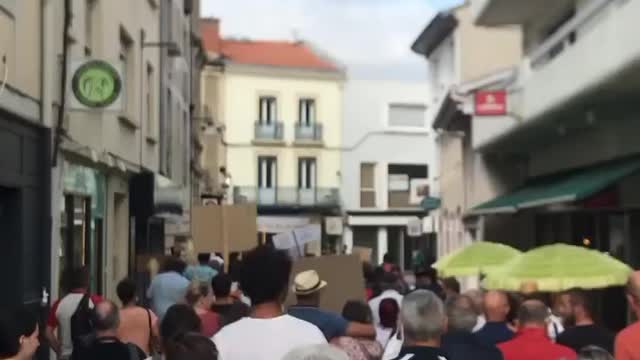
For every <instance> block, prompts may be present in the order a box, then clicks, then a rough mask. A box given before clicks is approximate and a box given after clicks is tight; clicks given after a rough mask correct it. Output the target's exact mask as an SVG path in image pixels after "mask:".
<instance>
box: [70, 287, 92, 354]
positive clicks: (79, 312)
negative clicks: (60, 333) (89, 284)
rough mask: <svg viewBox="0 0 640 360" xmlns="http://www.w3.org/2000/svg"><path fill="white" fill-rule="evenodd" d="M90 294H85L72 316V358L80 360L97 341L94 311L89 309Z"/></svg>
mask: <svg viewBox="0 0 640 360" xmlns="http://www.w3.org/2000/svg"><path fill="white" fill-rule="evenodd" d="M89 300H90V297H89V294H84V296H83V297H82V299H81V300H80V302H79V303H78V307H77V308H76V311H74V312H73V315H71V322H70V327H71V342H72V344H73V352H72V353H71V354H72V357H74V358H76V359H77V358H80V354H82V353H83V352H84V351H85V350H86V349H88V348H89V347H90V346H91V344H92V343H93V341H94V340H95V334H94V331H93V321H92V317H93V310H92V309H91V308H90V307H89Z"/></svg>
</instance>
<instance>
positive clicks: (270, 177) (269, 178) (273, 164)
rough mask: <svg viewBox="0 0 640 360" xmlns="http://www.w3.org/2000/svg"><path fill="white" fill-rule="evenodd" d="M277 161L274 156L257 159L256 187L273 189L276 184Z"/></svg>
mask: <svg viewBox="0 0 640 360" xmlns="http://www.w3.org/2000/svg"><path fill="white" fill-rule="evenodd" d="M277 171H278V170H277V161H276V158H275V156H260V157H258V187H259V188H262V189H273V188H275V187H276V184H277V179H278V176H277Z"/></svg>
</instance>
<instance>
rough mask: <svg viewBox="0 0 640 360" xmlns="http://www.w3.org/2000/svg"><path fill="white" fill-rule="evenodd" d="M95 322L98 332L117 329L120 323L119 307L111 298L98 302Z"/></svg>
mask: <svg viewBox="0 0 640 360" xmlns="http://www.w3.org/2000/svg"><path fill="white" fill-rule="evenodd" d="M93 323H94V327H95V328H96V331H97V332H111V331H116V330H117V329H118V326H119V325H120V312H119V311H118V307H117V306H116V305H115V304H114V303H113V302H111V301H109V300H105V301H103V302H101V303H99V304H97V305H96V308H95V310H94V319H93Z"/></svg>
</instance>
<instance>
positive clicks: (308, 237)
mask: <svg viewBox="0 0 640 360" xmlns="http://www.w3.org/2000/svg"><path fill="white" fill-rule="evenodd" d="M321 239H322V228H321V226H320V224H310V225H306V226H302V227H299V228H296V229H294V230H293V231H288V232H284V233H280V234H278V235H275V236H274V237H273V245H274V246H275V247H276V249H281V250H287V249H292V248H294V249H295V248H298V249H299V252H300V253H301V254H302V250H303V249H304V244H306V243H309V242H312V241H319V240H321Z"/></svg>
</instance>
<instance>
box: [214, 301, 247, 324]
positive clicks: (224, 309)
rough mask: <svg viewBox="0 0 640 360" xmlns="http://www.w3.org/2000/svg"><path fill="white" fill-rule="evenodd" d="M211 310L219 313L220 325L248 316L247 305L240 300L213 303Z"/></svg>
mask: <svg viewBox="0 0 640 360" xmlns="http://www.w3.org/2000/svg"><path fill="white" fill-rule="evenodd" d="M211 311H213V312H214V313H217V314H218V315H220V327H223V326H225V325H229V324H231V323H233V322H236V321H238V320H240V319H242V318H243V317H245V316H249V306H247V304H245V303H243V302H241V301H234V302H233V303H231V304H213V305H211Z"/></svg>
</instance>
